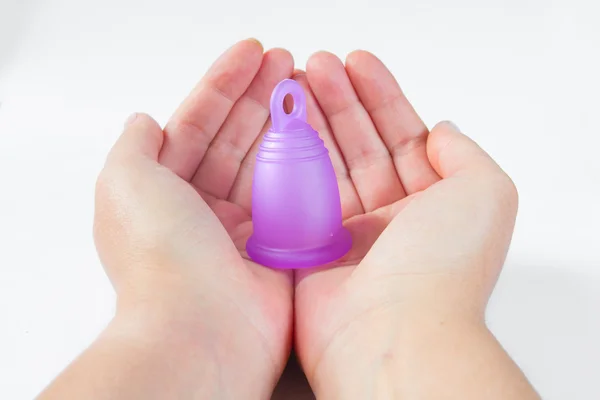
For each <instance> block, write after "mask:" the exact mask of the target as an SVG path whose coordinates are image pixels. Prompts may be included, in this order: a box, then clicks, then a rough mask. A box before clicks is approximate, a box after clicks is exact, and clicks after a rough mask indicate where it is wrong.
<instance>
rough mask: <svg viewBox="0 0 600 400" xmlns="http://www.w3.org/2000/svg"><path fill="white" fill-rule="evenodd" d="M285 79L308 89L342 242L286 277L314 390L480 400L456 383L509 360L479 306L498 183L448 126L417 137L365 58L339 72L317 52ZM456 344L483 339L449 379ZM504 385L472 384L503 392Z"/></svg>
mask: <svg viewBox="0 0 600 400" xmlns="http://www.w3.org/2000/svg"><path fill="white" fill-rule="evenodd" d="M296 79H297V80H298V81H299V82H300V83H301V84H302V85H303V86H304V87H305V89H306V90H307V92H309V94H310V92H312V94H311V95H309V96H308V100H307V101H308V116H309V123H311V125H312V126H313V127H314V128H315V129H316V130H317V131H319V132H320V134H321V137H322V138H323V140H324V141H325V143H326V145H327V147H328V148H329V150H330V155H331V158H332V161H333V164H334V168H335V169H336V173H337V176H338V184H339V187H340V193H341V198H342V213H343V216H344V220H345V226H346V227H347V228H348V229H349V230H350V232H351V233H352V237H353V244H354V246H353V249H352V250H351V252H350V253H349V254H347V256H345V257H344V258H343V259H341V260H340V261H338V262H337V263H335V265H333V266H326V267H323V268H319V269H316V270H299V271H297V272H296V294H295V299H296V302H295V307H296V327H297V328H296V345H297V347H296V350H297V352H298V355H299V358H300V360H301V363H302V365H303V367H304V370H305V372H306V374H307V377H308V379H309V381H310V382H311V386H312V387H313V389H314V390H315V392H316V393H317V396H318V397H323V398H345V399H349V398H359V399H363V398H379V397H378V396H382V397H384V398H388V396H391V397H393V398H404V396H406V398H448V397H445V396H449V395H450V394H454V395H456V396H457V397H456V398H483V397H485V398H489V397H486V396H480V397H477V396H473V397H471V396H470V395H469V394H473V393H475V392H476V389H474V387H477V386H478V384H475V385H472V384H471V385H462V388H461V383H465V381H464V379H470V380H474V379H475V378H474V377H476V376H481V372H480V371H484V370H485V371H488V370H489V369H488V370H486V368H491V370H492V371H494V370H493V368H495V367H494V366H493V365H492V366H491V367H487V364H497V365H501V364H503V363H504V364H505V365H509V364H510V360H509V359H507V357H506V356H505V354H504V353H503V352H502V351H501V349H500V348H499V346H497V344H496V343H495V342H494V341H493V337H491V335H490V334H489V332H488V331H487V329H485V325H484V311H485V307H486V302H487V300H488V297H489V296H490V294H491V291H492V289H493V287H494V284H495V282H496V279H497V276H498V274H499V272H500V269H501V267H502V264H503V262H504V258H505V255H506V251H507V248H508V245H509V242H510V238H511V235H512V231H513V224H514V221H515V215H516V211H517V192H516V190H515V187H514V185H513V183H512V181H511V180H510V179H509V178H508V176H507V175H506V174H505V173H504V172H503V171H502V170H501V169H500V168H499V167H498V166H497V165H496V164H495V163H494V162H493V160H492V159H491V158H490V157H489V156H488V155H487V154H486V153H485V152H484V151H482V150H481V149H480V148H479V147H478V146H477V145H476V144H475V143H474V142H472V141H471V140H470V139H468V138H467V137H466V136H464V135H462V134H461V133H460V132H459V131H458V130H457V129H456V128H455V127H454V126H453V125H452V124H450V123H441V124H438V125H437V126H436V127H435V128H433V130H432V132H431V133H429V132H428V130H427V128H426V126H425V125H424V124H423V122H422V121H421V119H420V118H419V116H418V115H417V114H416V113H415V111H414V109H413V108H412V107H411V105H410V103H409V102H408V100H407V99H406V98H405V96H404V95H403V93H402V91H401V90H400V87H399V86H398V84H397V82H396V81H395V79H394V78H393V76H392V75H391V73H390V72H389V71H388V70H387V68H386V67H385V66H384V65H383V64H382V63H381V62H380V61H379V60H378V59H377V58H375V57H374V56H373V55H371V54H369V53H367V52H364V51H357V52H354V53H351V54H350V55H349V56H348V58H347V60H346V65H345V67H344V65H343V64H342V62H341V61H340V60H339V59H337V58H336V57H335V56H334V55H332V54H328V53H317V54H316V55H314V56H313V57H312V58H311V59H310V60H309V62H308V65H307V72H306V75H301V76H297V77H296ZM454 339H456V340H454ZM465 341H470V342H472V343H488V344H489V343H494V344H493V346H490V350H489V351H486V350H481V349H483V348H484V346H483V345H481V348H480V349H479V350H481V351H482V354H483V356H481V357H482V358H481V359H479V358H478V359H477V362H475V364H474V365H476V367H474V368H473V369H472V371H470V372H469V373H467V375H466V376H464V375H460V374H459V373H458V377H457V376H456V375H457V373H454V374H453V371H457V370H460V371H463V372H464V366H465V365H467V364H469V363H468V362H466V361H465V362H463V361H461V357H462V354H463V353H460V352H458V353H457V352H456V351H455V350H454V349H455V348H456V346H459V347H460V346H461V345H462V344H464V343H463V342H465ZM453 346H454V347H453ZM468 346H469V345H468V344H467V345H465V347H464V348H463V347H460V348H462V349H463V351H465V353H464V354H467V353H468V352H469V351H470V350H469V348H468ZM473 354H476V352H473ZM489 354H494V355H498V354H500V355H499V356H498V357H496V358H494V359H493V360H492V361H493V362H486V359H485V357H486V356H487V355H489ZM503 354H504V355H503ZM475 358H477V357H475ZM507 360H508V361H507ZM487 361H489V360H487ZM478 363H479V364H478ZM507 363H509V364H507ZM469 365H470V364H469ZM481 365H484V366H485V367H481ZM510 365H512V364H510ZM461 368H463V369H461ZM511 368H512V367H511ZM509 369H510V368H509ZM438 370H439V371H441V372H440V373H439V374H437V375H439V376H437V375H436V373H437V372H436V371H438ZM517 371H518V369H517ZM492 375H493V374H492ZM496 375H497V376H499V377H500V375H501V374H496ZM515 376H517V379H516V382H517V384H516V386H519V387H527V383H526V381H525V380H524V378H522V377H521V376H520V375H519V374H517V375H515ZM501 377H505V375H502V376H501ZM438 378H439V379H438ZM484 381H485V380H484ZM485 382H486V383H489V382H488V381H485ZM513 383H514V382H513ZM498 385H499V386H498ZM502 385H505V386H502ZM523 385H525V386H523ZM514 388H515V385H513V386H510V385H506V382H505V381H503V380H502V379H500V383H498V382H497V381H496V382H493V383H492V384H491V385H490V386H489V387H486V388H485V390H490V392H491V393H496V394H500V396H501V397H500V398H516V397H513V396H511V395H510V394H514V393H515V392H514V391H512V390H513V389H514ZM436 390H437V391H436ZM515 390H516V389H515ZM425 392H428V393H429V395H431V397H428V396H426V395H425ZM486 393H487V392H486ZM502 394H504V395H505V396H504V397H502ZM507 394H508V395H507ZM506 395H507V396H506ZM394 396H397V397H394ZM450 397H451V398H455V397H452V396H450Z"/></svg>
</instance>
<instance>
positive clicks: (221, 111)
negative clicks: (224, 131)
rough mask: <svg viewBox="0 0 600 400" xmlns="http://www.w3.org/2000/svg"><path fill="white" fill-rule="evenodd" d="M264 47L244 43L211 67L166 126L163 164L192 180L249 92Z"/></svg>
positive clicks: (226, 53)
mask: <svg viewBox="0 0 600 400" xmlns="http://www.w3.org/2000/svg"><path fill="white" fill-rule="evenodd" d="M262 53H263V48H262V45H261V44H260V43H259V42H258V41H256V40H255V39H247V40H243V41H241V42H239V43H237V44H235V45H234V46H233V47H231V48H230V49H229V50H227V51H226V52H225V53H224V54H223V55H221V57H219V59H218V60H217V61H216V62H215V63H214V64H213V65H212V66H211V67H210V69H209V70H208V72H207V73H206V75H205V76H204V77H203V78H202V80H201V81H200V83H199V84H198V85H197V86H196V88H194V90H193V91H192V93H191V94H190V95H189V96H188V97H187V99H185V100H184V102H183V103H182V104H181V105H180V106H179V108H178V109H177V111H175V114H174V115H173V117H171V120H170V121H169V123H168V124H167V126H166V127H165V143H164V146H163V149H162V151H161V154H160V157H159V161H160V163H161V164H163V165H164V166H166V167H168V168H170V169H171V170H172V171H173V172H175V173H176V174H177V175H179V176H181V177H182V178H183V179H185V180H189V179H190V178H191V177H192V176H193V175H194V172H196V169H197V168H198V165H199V164H200V161H201V160H202V157H204V153H205V152H206V149H207V148H208V146H209V144H210V142H211V141H212V139H213V137H214V136H215V134H216V133H217V131H218V130H219V128H220V127H221V125H222V124H223V122H224V121H225V119H226V118H227V115H228V114H229V112H230V110H231V108H232V107H233V105H234V104H235V102H236V101H237V99H238V98H239V97H240V96H241V95H242V94H243V93H244V92H245V91H246V89H247V88H248V86H249V85H250V83H251V82H252V79H254V76H255V75H256V73H257V71H258V69H259V67H260V64H261V60H262Z"/></svg>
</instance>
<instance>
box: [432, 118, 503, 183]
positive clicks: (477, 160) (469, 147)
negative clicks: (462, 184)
mask: <svg viewBox="0 0 600 400" xmlns="http://www.w3.org/2000/svg"><path fill="white" fill-rule="evenodd" d="M427 157H428V158H429V162H430V163H431V166H432V167H433V168H434V169H435V171H436V172H437V173H438V175H440V176H441V177H442V178H449V177H451V176H453V175H457V174H459V173H464V172H466V173H468V172H484V173H485V172H493V171H496V172H502V170H501V169H500V167H499V166H498V164H496V163H495V162H494V160H492V158H491V157H490V156H489V155H488V154H487V153H486V152H485V151H484V150H483V149H482V148H481V147H479V146H478V145H477V143H475V142H474V141H473V140H471V139H469V138H468V137H467V136H465V135H463V134H462V133H461V132H460V130H459V129H458V127H457V126H456V125H454V124H453V123H452V122H449V121H444V122H440V123H438V124H437V125H436V126H434V127H433V129H432V130H431V133H430V134H429V137H428V139H427Z"/></svg>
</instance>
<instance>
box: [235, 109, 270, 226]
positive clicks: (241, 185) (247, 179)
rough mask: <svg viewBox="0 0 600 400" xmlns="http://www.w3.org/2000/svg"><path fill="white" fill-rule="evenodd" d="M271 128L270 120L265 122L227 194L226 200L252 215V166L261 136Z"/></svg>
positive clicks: (254, 162)
mask: <svg viewBox="0 0 600 400" xmlns="http://www.w3.org/2000/svg"><path fill="white" fill-rule="evenodd" d="M269 128H271V118H269V119H268V120H267V122H266V123H265V125H264V126H263V128H262V129H261V131H260V134H259V135H258V137H257V138H256V140H255V141H254V143H253V144H252V147H251V148H250V150H249V151H248V153H247V154H246V157H244V160H242V163H241V164H240V168H239V171H238V174H237V176H236V177H235V181H234V183H233V186H232V188H231V192H230V193H229V196H228V200H229V201H230V202H232V203H234V204H237V205H238V206H240V207H241V208H242V209H244V210H245V211H246V212H247V213H248V215H252V180H253V179H254V165H255V164H256V155H257V154H258V148H259V146H260V143H261V141H262V138H263V136H264V135H265V133H267V131H268V130H269Z"/></svg>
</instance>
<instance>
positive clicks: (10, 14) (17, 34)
mask: <svg viewBox="0 0 600 400" xmlns="http://www.w3.org/2000/svg"><path fill="white" fill-rule="evenodd" d="M35 3H36V1H35V0H2V3H1V5H0V72H2V70H3V69H4V67H6V65H7V64H8V62H9V61H10V59H11V57H12V56H13V54H14V53H15V52H16V51H17V48H18V46H19V44H20V42H21V39H22V35H23V33H24V32H25V31H26V28H27V22H28V20H27V17H28V16H29V14H32V13H33V11H34V10H33V8H34V6H35Z"/></svg>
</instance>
